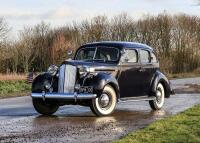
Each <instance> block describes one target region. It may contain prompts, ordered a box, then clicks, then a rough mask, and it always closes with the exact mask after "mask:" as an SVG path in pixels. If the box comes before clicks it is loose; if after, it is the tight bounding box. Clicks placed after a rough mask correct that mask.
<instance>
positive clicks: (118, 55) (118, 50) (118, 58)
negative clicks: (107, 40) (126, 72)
mask: <svg viewBox="0 0 200 143" xmlns="http://www.w3.org/2000/svg"><path fill="white" fill-rule="evenodd" d="M87 48H94V49H95V52H94V55H93V58H92V59H91V60H80V61H84V62H95V61H97V62H98V61H99V62H101V61H102V62H104V63H106V62H111V63H113V62H115V63H116V62H119V60H120V49H119V48H117V47H112V46H88V47H81V48H79V49H78V50H77V52H76V54H75V56H74V60H77V56H78V54H79V52H80V51H81V50H83V49H87ZM101 48H112V49H116V50H117V52H118V53H117V59H116V60H106V61H104V60H102V59H95V57H96V53H97V50H98V49H101Z"/></svg>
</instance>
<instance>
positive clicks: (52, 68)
mask: <svg viewBox="0 0 200 143" xmlns="http://www.w3.org/2000/svg"><path fill="white" fill-rule="evenodd" d="M57 71H58V67H57V66H55V65H51V66H50V67H49V68H48V70H47V72H48V73H49V74H50V75H52V76H55V75H56V73H57Z"/></svg>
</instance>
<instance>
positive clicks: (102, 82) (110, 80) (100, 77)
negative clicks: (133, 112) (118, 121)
mask: <svg viewBox="0 0 200 143" xmlns="http://www.w3.org/2000/svg"><path fill="white" fill-rule="evenodd" d="M108 84H109V85H110V86H112V87H113V88H114V90H115V92H116V95H117V98H119V97H120V95H119V93H120V92H119V85H118V82H117V80H116V78H115V77H113V76H112V75H111V74H108V73H98V74H97V75H96V76H94V77H93V79H92V82H91V83H90V86H93V88H94V90H95V91H97V92H102V91H103V89H104V87H105V86H106V85H108Z"/></svg>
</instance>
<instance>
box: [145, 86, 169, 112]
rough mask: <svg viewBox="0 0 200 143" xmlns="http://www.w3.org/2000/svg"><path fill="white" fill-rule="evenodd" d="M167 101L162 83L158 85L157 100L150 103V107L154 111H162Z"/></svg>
mask: <svg viewBox="0 0 200 143" xmlns="http://www.w3.org/2000/svg"><path fill="white" fill-rule="evenodd" d="M164 101H165V89H164V87H163V85H162V83H158V85H157V87H156V99H155V100H151V101H149V104H150V107H151V108H152V109H153V110H160V109H161V108H162V107H163V105H164Z"/></svg>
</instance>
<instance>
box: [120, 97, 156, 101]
mask: <svg viewBox="0 0 200 143" xmlns="http://www.w3.org/2000/svg"><path fill="white" fill-rule="evenodd" d="M155 99H156V97H155V96H150V97H149V96H141V97H126V98H121V99H119V102H128V101H150V100H155Z"/></svg>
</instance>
